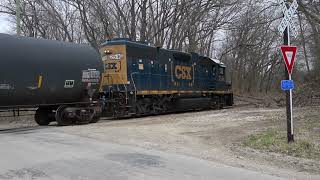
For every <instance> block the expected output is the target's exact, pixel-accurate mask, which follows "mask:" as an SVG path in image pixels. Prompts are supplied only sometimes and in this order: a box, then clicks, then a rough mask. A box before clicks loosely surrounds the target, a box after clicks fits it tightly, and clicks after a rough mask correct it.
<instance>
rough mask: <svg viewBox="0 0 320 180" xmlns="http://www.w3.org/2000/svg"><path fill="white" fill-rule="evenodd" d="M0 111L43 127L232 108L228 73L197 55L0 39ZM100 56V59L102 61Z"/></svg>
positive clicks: (115, 43) (122, 43)
mask: <svg viewBox="0 0 320 180" xmlns="http://www.w3.org/2000/svg"><path fill="white" fill-rule="evenodd" d="M0 53H1V59H0V108H18V107H28V108H29V107H34V108H37V110H36V113H35V121H36V122H37V123H38V124H39V125H48V124H49V123H50V122H52V121H57V123H58V125H70V124H74V123H80V124H81V123H91V122H96V121H97V120H98V119H99V117H100V116H101V115H104V116H112V117H132V116H144V115H154V114H161V113H166V112H175V111H186V110H194V109H211V108H221V107H223V106H231V105H232V104H233V93H232V90H231V85H230V84H228V83H227V82H226V78H225V68H226V67H225V66H224V65H223V64H221V63H219V62H216V61H214V60H212V59H210V58H208V57H205V56H201V55H199V54H197V53H185V52H180V51H176V50H167V49H163V48H160V47H154V46H150V45H147V44H145V43H140V42H135V41H130V40H129V39H113V40H110V41H107V42H105V43H103V44H102V45H101V47H100V50H99V51H97V50H95V49H94V48H92V47H89V46H87V45H80V44H74V43H67V42H59V41H51V40H44V39H34V38H28V37H18V36H10V35H6V34H0ZM99 53H100V54H99Z"/></svg>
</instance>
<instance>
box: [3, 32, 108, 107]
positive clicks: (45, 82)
mask: <svg viewBox="0 0 320 180" xmlns="http://www.w3.org/2000/svg"><path fill="white" fill-rule="evenodd" d="M102 68H103V65H102V60H101V57H100V55H99V53H98V51H96V50H95V49H94V48H92V47H90V46H88V45H80V44H75V43H67V42H60V41H52V40H45V39H35V38H28V37H20V36H11V35H7V34H0V107H24V106H27V107H29V106H33V107H37V106H44V105H54V104H68V103H75V102H84V101H86V100H88V99H90V98H92V97H93V96H94V95H95V94H98V91H99V83H100V73H101V71H102Z"/></svg>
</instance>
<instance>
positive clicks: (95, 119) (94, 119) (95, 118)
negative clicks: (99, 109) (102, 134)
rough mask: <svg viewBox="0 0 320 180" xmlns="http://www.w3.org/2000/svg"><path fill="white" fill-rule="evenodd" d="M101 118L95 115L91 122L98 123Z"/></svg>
mask: <svg viewBox="0 0 320 180" xmlns="http://www.w3.org/2000/svg"><path fill="white" fill-rule="evenodd" d="M99 119H100V117H99V116H93V118H92V120H91V121H90V123H96V122H98V121H99Z"/></svg>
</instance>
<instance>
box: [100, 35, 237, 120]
mask: <svg viewBox="0 0 320 180" xmlns="http://www.w3.org/2000/svg"><path fill="white" fill-rule="evenodd" d="M100 53H101V56H102V60H103V63H104V73H103V74H102V83H101V92H102V96H103V97H104V99H105V102H106V106H105V107H106V108H107V109H106V112H108V113H109V114H110V115H112V116H115V117H127V116H141V115H150V114H161V113H166V112H173V111H185V110H194V109H209V108H221V107H223V106H231V105H232V104H233V93H232V90H231V85H230V84H228V83H227V82H226V77H225V66H224V65H223V64H221V63H218V62H215V61H213V60H212V59H210V58H208V57H204V56H200V55H199V54H197V53H184V52H180V51H175V50H167V49H163V48H159V47H153V46H149V45H147V44H143V43H139V42H133V41H130V40H128V39H115V40H111V41H107V42H105V43H104V44H102V46H101V49H100Z"/></svg>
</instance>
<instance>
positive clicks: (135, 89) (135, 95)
mask: <svg viewBox="0 0 320 180" xmlns="http://www.w3.org/2000/svg"><path fill="white" fill-rule="evenodd" d="M133 74H139V72H133V73H131V74H130V76H131V80H132V83H133V87H134V100H135V101H137V87H136V83H135V81H134V79H133V76H132V75H133Z"/></svg>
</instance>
